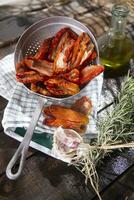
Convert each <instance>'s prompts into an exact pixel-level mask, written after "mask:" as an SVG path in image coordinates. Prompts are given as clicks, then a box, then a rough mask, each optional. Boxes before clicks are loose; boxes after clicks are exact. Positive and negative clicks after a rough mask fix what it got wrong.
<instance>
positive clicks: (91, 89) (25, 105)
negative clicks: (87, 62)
mask: <svg viewBox="0 0 134 200" xmlns="http://www.w3.org/2000/svg"><path fill="white" fill-rule="evenodd" d="M102 83H103V75H102V74H101V75H99V76H98V77H96V78H95V79H94V80H92V81H91V82H90V84H89V85H88V86H87V87H86V88H85V89H84V90H83V91H82V93H81V94H80V95H79V96H77V97H76V98H77V99H78V98H80V97H81V96H88V97H90V99H91V101H92V103H93V112H92V116H89V121H90V123H89V125H88V126H87V131H86V134H89V135H90V134H94V133H96V126H95V119H96V114H97V107H98V103H99V99H100V94H101V89H102ZM0 95H1V96H3V97H4V98H6V99H7V100H8V104H7V106H6V109H5V112H4V116H3V120H2V125H3V127H4V131H5V133H6V134H8V135H9V136H11V137H14V138H16V139H18V140H21V139H20V138H19V137H20V136H18V135H17V134H16V133H14V131H15V129H16V128H17V127H24V128H27V127H28V125H29V123H30V120H31V117H32V114H33V112H34V110H35V107H36V105H37V101H38V96H37V95H35V94H33V93H31V92H29V91H28V90H27V89H26V88H25V87H24V86H23V84H21V83H18V82H16V80H15V67H14V54H11V55H8V56H6V57H5V58H3V59H2V60H1V61H0ZM76 98H74V99H73V100H72V99H71V100H67V101H66V105H67V104H71V103H73V101H74V100H75V99H76ZM50 104H51V102H50V101H47V104H46V105H50ZM44 106H45V105H44ZM43 118H44V117H43V115H41V117H40V119H39V121H38V124H37V126H36V132H38V133H40V134H42V133H45V132H47V133H53V130H54V129H50V128H49V127H48V126H44V125H43V124H42V122H43Z"/></svg>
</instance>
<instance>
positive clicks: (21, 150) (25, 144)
mask: <svg viewBox="0 0 134 200" xmlns="http://www.w3.org/2000/svg"><path fill="white" fill-rule="evenodd" d="M46 102H47V100H44V99H42V98H40V97H39V101H38V104H37V107H36V109H35V111H34V113H33V115H32V119H31V122H30V124H29V127H28V128H27V131H26V133H25V136H24V138H23V141H22V142H21V144H20V145H19V147H18V149H17V151H16V152H15V154H14V155H13V157H12V159H11V160H10V162H9V164H8V166H7V168H6V176H7V177H8V178H9V179H11V180H15V179H17V178H18V177H19V176H20V174H21V171H22V168H23V165H24V162H25V159H26V155H27V151H28V148H29V143H30V141H31V139H32V136H33V132H34V129H35V126H36V124H37V122H38V119H39V117H40V114H41V111H42V109H43V106H44V104H45V103H46ZM19 158H20V162H19V163H17V164H18V165H19V166H18V169H17V171H16V172H15V173H13V172H12V169H13V167H14V165H15V164H16V162H17V161H18V160H19Z"/></svg>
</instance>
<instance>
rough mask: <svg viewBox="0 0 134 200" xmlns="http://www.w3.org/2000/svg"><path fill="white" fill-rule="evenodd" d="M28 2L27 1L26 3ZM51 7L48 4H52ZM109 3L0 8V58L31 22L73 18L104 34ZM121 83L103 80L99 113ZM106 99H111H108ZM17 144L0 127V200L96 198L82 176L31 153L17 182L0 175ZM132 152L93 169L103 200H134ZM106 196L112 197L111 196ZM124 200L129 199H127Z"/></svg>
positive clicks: (0, 111) (1, 103)
mask: <svg viewBox="0 0 134 200" xmlns="http://www.w3.org/2000/svg"><path fill="white" fill-rule="evenodd" d="M28 2H30V1H28ZM35 2H36V1H35ZM52 2H53V3H52ZM111 5H112V4H107V5H104V4H103V3H102V4H101V3H100V4H95V3H94V1H91V2H90V3H89V2H88V1H81V0H79V1H69V0H64V1H60V3H59V1H48V3H46V1H38V3H37V2H36V3H34V1H31V2H30V3H29V4H28V3H26V2H25V5H23V6H22V5H20V4H18V5H14V4H13V5H6V6H1V7H0V58H3V57H4V56H6V55H8V54H9V53H11V52H13V51H14V48H15V44H16V42H17V40H18V38H19V37H20V35H21V34H22V32H23V31H24V30H25V29H26V28H27V27H28V26H29V25H31V24H32V23H33V22H35V21H37V20H39V19H41V18H43V17H46V16H54V15H66V16H70V17H73V18H75V19H77V20H79V21H81V22H82V23H84V24H85V25H87V26H88V27H89V28H90V29H91V30H92V31H93V33H94V34H95V35H96V37H98V36H99V35H101V34H102V33H103V32H104V31H105V30H107V28H108V26H109V22H110V16H111V15H110V9H111ZM132 29H133V25H132V16H130V17H129V21H128V26H127V33H128V34H129V36H131V37H134V35H133V33H132V31H131V30H132ZM120 83H121V81H120V80H119V79H118V80H104V85H103V90H102V104H101V106H100V112H99V114H101V113H102V112H105V110H106V109H107V108H108V107H109V106H110V105H112V101H113V100H112V101H109V95H110V96H111V97H112V99H114V96H116V94H115V92H114V90H113V88H115V87H117V88H118V89H120ZM110 99H111V98H110ZM6 104H7V100H5V99H3V98H2V97H0V119H1V120H2V116H3V112H4V108H5V106H6ZM18 145H19V142H17V141H16V140H14V139H12V138H10V137H8V136H7V135H5V134H4V132H3V128H2V126H1V125H0V200H24V199H31V200H46V199H47V200H74V199H77V200H81V199H83V200H86V199H88V200H90V199H97V197H96V196H95V193H94V192H93V190H92V189H91V187H90V184H88V185H87V186H86V185H85V183H84V177H83V176H82V175H81V174H80V173H79V172H78V171H77V170H76V169H75V168H73V167H68V166H67V164H65V163H63V162H61V161H59V160H56V159H54V158H51V157H49V156H47V155H45V154H43V153H40V152H38V151H36V150H34V149H32V148H30V150H29V154H28V156H27V160H26V163H25V167H24V170H23V172H22V175H21V177H20V178H19V179H18V180H16V181H11V180H8V179H7V178H6V176H5V169H6V166H7V164H8V162H9V160H10V159H11V157H12V155H13V154H14V152H15V150H16V148H17V147H18ZM133 164H134V150H132V149H127V150H125V151H122V152H119V151H115V152H114V154H112V155H111V157H108V158H106V159H105V161H104V164H103V165H102V166H101V167H100V168H99V170H98V172H99V176H100V191H101V194H102V196H103V199H104V200H107V199H109V200H110V199H111V200H116V199H118V200H122V199H130V200H132V199H134V193H133V191H134V186H133V179H134V166H133ZM111 192H112V196H110V195H111ZM127 197H129V198H127Z"/></svg>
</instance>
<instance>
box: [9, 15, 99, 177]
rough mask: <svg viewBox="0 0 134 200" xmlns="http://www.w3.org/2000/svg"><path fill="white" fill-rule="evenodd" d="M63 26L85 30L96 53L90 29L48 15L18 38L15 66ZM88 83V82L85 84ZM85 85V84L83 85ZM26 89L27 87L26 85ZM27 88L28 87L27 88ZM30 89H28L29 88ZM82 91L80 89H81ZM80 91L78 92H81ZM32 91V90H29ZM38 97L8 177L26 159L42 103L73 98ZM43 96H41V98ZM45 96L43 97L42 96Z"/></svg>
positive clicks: (69, 19) (32, 53)
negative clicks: (15, 165)
mask: <svg viewBox="0 0 134 200" xmlns="http://www.w3.org/2000/svg"><path fill="white" fill-rule="evenodd" d="M63 27H70V28H71V29H72V30H73V31H74V32H76V33H77V34H80V33H81V32H86V33H88V34H89V36H90V38H91V40H92V42H93V43H94V45H95V49H96V52H97V55H98V46H97V42H96V40H95V38H94V36H93V34H92V33H91V32H90V30H89V29H88V28H87V27H85V26H84V25H83V24H81V23H80V22H78V21H76V20H74V19H71V18H68V17H63V16H58V17H49V18H46V19H43V20H41V21H39V22H37V23H35V24H34V25H32V26H31V27H30V28H29V29H27V30H26V31H25V32H24V33H23V35H22V36H21V38H20V39H19V41H18V43H17V46H16V49H15V66H16V64H17V63H18V62H20V61H21V60H23V59H24V58H25V57H26V56H30V55H35V53H36V52H37V51H38V49H39V47H40V45H41V43H42V42H43V41H44V40H45V39H47V38H50V37H53V36H54V35H55V34H56V33H57V32H58V31H59V30H60V29H61V28H63ZM94 64H98V56H97V58H96V59H95V61H94ZM87 85H88V84H87ZM85 87H86V86H85ZM26 89H28V88H27V87H26ZM28 90H29V89H28ZM29 91H30V90H29ZM81 91H82V90H81ZM81 91H80V92H81ZM30 92H32V91H30ZM36 94H37V95H39V96H40V97H39V98H38V103H37V106H36V109H35V111H34V113H33V116H32V119H31V122H30V124H29V127H28V128H27V131H26V133H25V136H24V138H23V141H22V142H21V144H20V146H19V147H18V149H17V151H16V152H15V154H14V156H13V157H12V159H11V160H10V162H9V164H8V166H7V169H6V175H7V177H8V178H9V179H13V180H14V179H17V178H18V177H19V176H20V174H21V171H22V168H23V164H24V161H25V159H26V155H27V151H28V147H29V143H30V141H31V138H32V135H33V132H34V128H35V126H36V124H37V121H38V119H39V116H40V114H41V111H42V109H43V106H44V104H45V103H46V102H47V99H51V101H52V100H53V101H56V100H58V101H63V100H66V99H68V98H73V97H74V96H76V95H78V94H76V95H73V96H70V97H64V98H61V99H60V98H56V97H48V96H43V95H41V94H38V93H36ZM42 97H43V98H42ZM44 97H45V98H44ZM18 158H20V164H19V167H18V170H17V172H16V173H13V172H12V168H13V166H14V164H15V163H16V161H17V160H18Z"/></svg>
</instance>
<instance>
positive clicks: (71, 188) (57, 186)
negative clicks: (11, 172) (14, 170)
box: [0, 153, 93, 200]
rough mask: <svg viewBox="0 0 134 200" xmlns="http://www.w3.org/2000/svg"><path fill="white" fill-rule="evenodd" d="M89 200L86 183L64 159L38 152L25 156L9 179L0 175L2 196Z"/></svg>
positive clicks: (11, 199) (18, 198)
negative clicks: (19, 169) (21, 166)
mask: <svg viewBox="0 0 134 200" xmlns="http://www.w3.org/2000/svg"><path fill="white" fill-rule="evenodd" d="M16 197H17V200H23V199H32V200H37V199H38V200H44V199H46V200H47V199H48V200H57V199H59V200H63V199H69V200H75V199H77V200H82V199H84V200H90V199H91V198H92V197H93V193H92V192H91V191H89V189H88V188H87V187H86V186H85V183H84V178H83V176H81V174H79V173H78V171H76V170H75V169H74V168H72V167H68V166H67V165H66V164H65V163H63V162H61V161H58V160H55V159H52V158H50V157H48V158H47V159H46V158H45V157H44V155H42V154H40V153H38V154H37V155H36V156H34V157H32V158H31V159H28V160H27V162H26V165H25V168H24V170H23V173H22V175H21V177H20V178H19V179H18V180H17V181H9V180H7V178H6V177H5V176H4V175H3V176H2V177H1V179H0V199H2V200H8V199H10V200H14V199H16Z"/></svg>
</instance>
